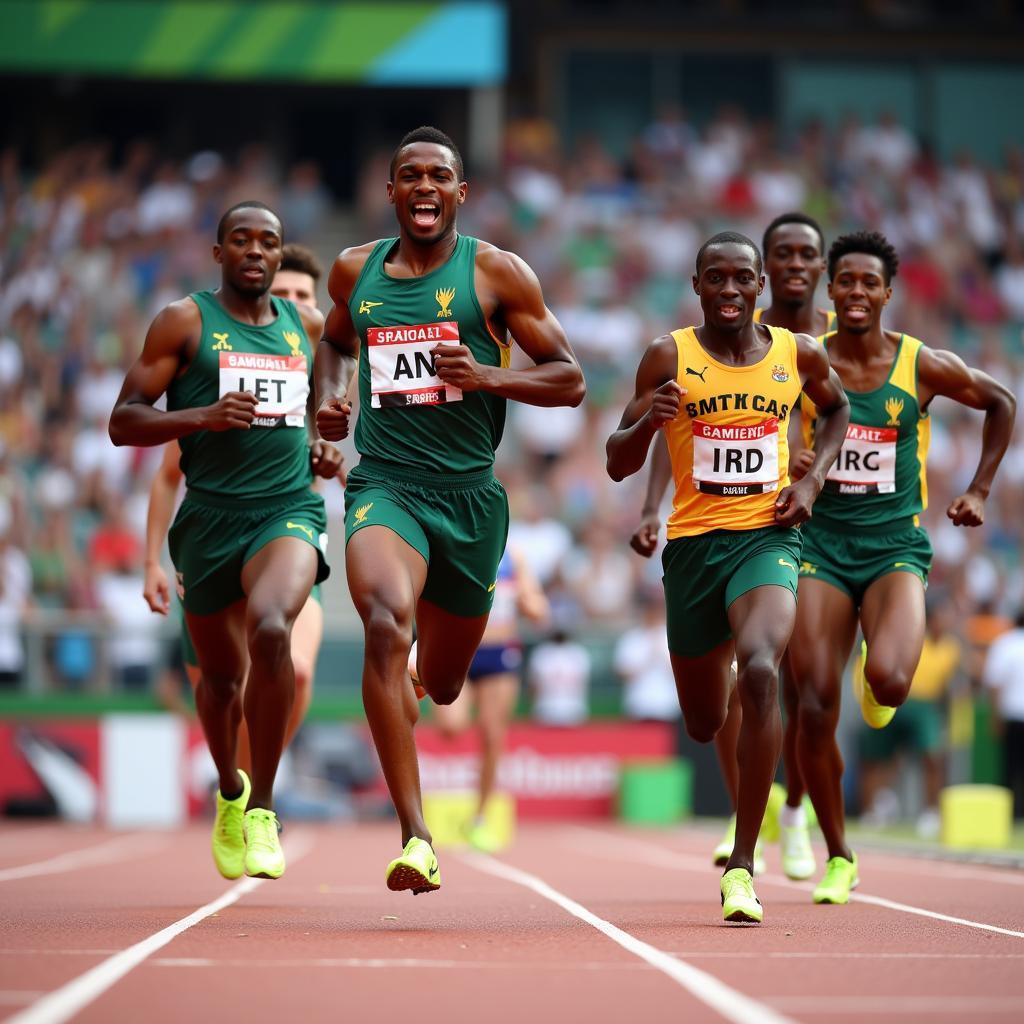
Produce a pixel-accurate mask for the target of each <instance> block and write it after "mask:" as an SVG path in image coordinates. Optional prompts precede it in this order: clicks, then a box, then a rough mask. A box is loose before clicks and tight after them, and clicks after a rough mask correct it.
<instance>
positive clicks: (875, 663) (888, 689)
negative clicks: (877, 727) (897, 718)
mask: <svg viewBox="0 0 1024 1024" xmlns="http://www.w3.org/2000/svg"><path fill="white" fill-rule="evenodd" d="M864 676H865V678H866V679H867V681H868V683H870V685H871V692H872V693H873V694H874V695H875V700H877V701H878V703H879V704H884V705H885V706H886V707H890V708H898V707H899V706H900V705H901V704H902V703H903V702H904V701H905V700H906V699H907V694H908V693H910V684H911V682H912V680H913V676H912V674H911V673H910V672H908V671H907V670H906V669H905V668H903V667H901V666H899V665H893V664H892V663H889V664H886V661H885V659H883V658H882V657H881V656H879V657H877V658H876V659H874V660H873V659H872V657H871V649H870V648H868V660H867V664H866V665H865V666H864Z"/></svg>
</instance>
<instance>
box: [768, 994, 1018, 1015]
mask: <svg viewBox="0 0 1024 1024" xmlns="http://www.w3.org/2000/svg"><path fill="white" fill-rule="evenodd" d="M765 998H767V999H768V1001H769V1002H770V1003H771V1004H772V1005H773V1006H778V1007H780V1008H785V1009H787V1010H790V1011H793V1012H801V1011H807V1012H808V1013H814V1014H815V1016H817V1015H818V1014H827V1013H842V1014H852V1013H878V1014H882V1015H884V1016H885V1017H890V1016H896V1015H897V1014H900V1013H913V1014H922V1013H934V1014H942V1015H949V1014H954V1013H955V1014H957V1015H958V1016H961V1017H963V1016H964V1015H966V1014H976V1013H1013V1014H1017V1015H1019V1014H1020V1013H1021V1012H1022V1011H1024V996H896V995H893V996H836V995H830V996H828V997H822V996H767V997H765ZM1018 1019H1019V1016H1018Z"/></svg>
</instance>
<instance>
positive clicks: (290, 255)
mask: <svg viewBox="0 0 1024 1024" xmlns="http://www.w3.org/2000/svg"><path fill="white" fill-rule="evenodd" d="M277 269H278V270H293V271H295V273H297V274H309V276H310V277H311V278H313V284H319V282H320V278H321V277H322V276H323V272H324V271H323V268H322V267H321V266H320V261H319V260H318V259H317V258H316V256H315V255H314V254H313V250H312V249H307V248H306V247H305V246H304V245H299V244H298V243H296V242H289V243H288V244H287V245H286V246H284V247H283V248H282V249H281V266H279V267H278V268H277Z"/></svg>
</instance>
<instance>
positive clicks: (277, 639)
mask: <svg viewBox="0 0 1024 1024" xmlns="http://www.w3.org/2000/svg"><path fill="white" fill-rule="evenodd" d="M290 643H291V628H290V625H289V623H288V621H287V619H286V618H285V617H284V615H283V614H282V613H281V612H280V611H278V610H276V609H275V610H272V611H267V612H264V613H262V614H259V615H258V616H254V617H253V618H252V619H251V620H250V623H249V651H250V653H251V656H252V659H253V661H256V659H257V658H259V659H262V660H263V661H264V662H266V663H274V662H276V661H278V660H279V659H280V658H282V657H284V656H288V657H290V656H291V651H290V650H289V646H290Z"/></svg>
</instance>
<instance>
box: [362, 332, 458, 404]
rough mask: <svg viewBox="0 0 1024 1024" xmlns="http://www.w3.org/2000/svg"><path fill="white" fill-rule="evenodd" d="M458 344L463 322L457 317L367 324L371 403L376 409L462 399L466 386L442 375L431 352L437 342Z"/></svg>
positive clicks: (441, 402)
mask: <svg viewBox="0 0 1024 1024" xmlns="http://www.w3.org/2000/svg"><path fill="white" fill-rule="evenodd" d="M458 344H459V325H458V322H457V321H454V320H446V321H444V322H442V323H439V324H410V325H408V326H404V327H370V328H367V331H366V350H367V353H368V354H369V357H370V405H371V406H372V407H373V408H374V409H381V408H384V409H393V408H407V407H409V406H413V405H443V404H444V403H445V402H461V401H462V389H461V388H457V387H453V386H452V385H451V384H445V382H444V381H443V380H441V378H440V377H438V375H437V373H436V372H435V370H434V360H433V359H432V358H431V356H430V350H431V349H432V348H433V347H434V346H435V345H458Z"/></svg>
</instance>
